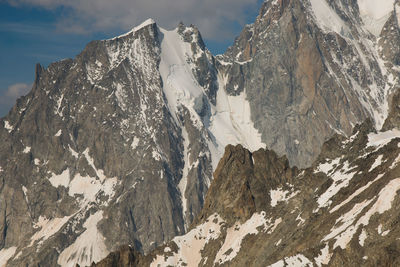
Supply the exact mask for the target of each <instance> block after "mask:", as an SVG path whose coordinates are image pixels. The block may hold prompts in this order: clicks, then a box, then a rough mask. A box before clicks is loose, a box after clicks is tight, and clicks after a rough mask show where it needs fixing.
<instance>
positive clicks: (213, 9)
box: [5, 0, 257, 40]
mask: <svg viewBox="0 0 400 267" xmlns="http://www.w3.org/2000/svg"><path fill="white" fill-rule="evenodd" d="M5 1H7V2H8V3H9V4H10V5H13V6H16V7H18V6H23V7H26V6H34V7H40V8H45V9H48V10H55V9H57V8H60V7H61V8H62V9H63V10H64V11H63V14H62V16H61V17H60V18H59V19H58V21H57V25H56V26H57V29H59V30H62V31H64V32H73V33H85V32H93V31H108V30H115V29H121V30H129V29H130V28H132V27H133V26H135V25H137V24H139V23H141V22H142V21H143V20H145V19H147V18H149V17H151V18H154V19H155V20H156V21H157V22H158V23H159V25H160V26H161V27H166V28H172V27H175V26H176V25H177V24H178V23H179V21H183V22H184V23H186V24H195V25H197V26H198V27H199V29H200V30H201V32H202V34H203V36H204V37H206V38H207V39H212V40H218V39H221V38H224V39H227V38H232V37H233V34H234V32H235V30H234V27H235V26H234V25H237V24H243V23H244V21H245V19H246V11H248V10H249V9H254V8H255V7H256V5H257V0H164V1H159V0H113V1H110V0H85V1H80V0H5Z"/></svg>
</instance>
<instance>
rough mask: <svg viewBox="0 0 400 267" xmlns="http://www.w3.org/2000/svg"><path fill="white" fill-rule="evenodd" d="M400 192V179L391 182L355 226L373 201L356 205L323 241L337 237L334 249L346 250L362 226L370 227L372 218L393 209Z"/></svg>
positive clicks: (339, 220)
mask: <svg viewBox="0 0 400 267" xmlns="http://www.w3.org/2000/svg"><path fill="white" fill-rule="evenodd" d="M398 190H400V178H397V179H394V180H391V181H390V182H389V183H388V184H387V185H386V186H385V187H384V188H383V189H382V190H381V191H380V192H379V194H378V197H377V200H376V201H375V203H374V204H373V206H372V207H371V208H370V209H369V210H368V211H367V212H366V213H365V214H364V215H363V216H362V217H361V218H360V219H359V220H358V221H357V222H356V223H355V224H354V225H353V223H354V221H355V219H356V217H358V215H359V214H360V213H361V212H362V211H363V209H364V208H365V207H367V206H368V205H369V204H370V203H371V202H372V201H373V200H375V199H376V197H375V198H373V199H371V200H364V201H363V202H361V203H358V204H356V205H354V207H353V208H352V209H351V210H350V211H349V212H347V213H346V214H344V215H343V216H341V217H340V218H339V219H338V220H336V224H335V225H337V224H338V223H339V222H341V225H340V226H337V227H334V228H333V229H332V230H331V233H330V234H329V235H327V236H326V237H325V238H324V239H323V240H324V241H325V240H328V239H331V238H333V237H335V239H336V242H335V245H334V248H336V247H337V246H340V247H341V248H342V249H345V248H346V246H347V244H348V243H349V242H350V240H351V239H352V238H353V235H354V234H355V232H356V231H357V229H358V227H359V226H360V225H368V223H369V220H370V218H371V217H372V216H373V215H374V214H376V213H378V214H382V213H384V212H386V211H388V210H389V209H391V207H392V202H393V200H394V198H395V197H396V196H397V191H398Z"/></svg>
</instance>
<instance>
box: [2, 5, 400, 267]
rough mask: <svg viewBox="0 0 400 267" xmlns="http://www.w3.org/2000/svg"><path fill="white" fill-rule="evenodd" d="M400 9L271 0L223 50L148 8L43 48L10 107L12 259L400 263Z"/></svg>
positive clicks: (6, 147)
mask: <svg viewBox="0 0 400 267" xmlns="http://www.w3.org/2000/svg"><path fill="white" fill-rule="evenodd" d="M399 22H400V2H399V1H398V0H396V1H394V0H384V1H381V2H379V4H377V3H374V2H373V1H367V0H358V1H357V0H335V1H333V0H331V1H328V0H301V1H294V0H267V1H265V2H264V3H263V5H262V7H261V9H260V12H259V15H258V17H257V18H256V20H255V22H254V23H253V24H251V25H246V26H245V27H244V29H243V31H242V33H241V34H240V35H239V36H238V37H237V38H236V39H235V41H234V43H233V45H232V46H231V47H230V48H228V50H227V51H226V52H225V53H224V54H222V55H217V56H214V55H212V54H211V53H210V52H209V51H208V50H207V48H206V46H205V44H204V42H203V40H202V37H201V34H200V32H199V30H198V29H197V28H196V27H195V26H193V25H191V26H185V25H183V24H182V23H181V24H179V25H178V26H177V27H176V28H175V29H173V30H165V29H163V28H161V27H160V26H158V25H157V23H156V22H155V21H154V20H152V19H149V20H147V21H145V22H144V23H142V24H141V25H139V26H137V27H135V28H133V29H132V30H131V31H130V32H128V33H126V34H124V35H121V36H118V37H115V38H112V39H108V40H101V41H93V42H91V43H89V44H88V45H87V46H86V47H85V49H84V50H83V51H82V52H81V53H80V54H79V55H78V56H77V57H76V58H74V59H66V60H62V61H60V62H56V63H52V64H50V65H49V66H48V67H47V68H43V67H42V66H40V65H37V66H36V70H35V73H36V74H35V82H34V84H33V88H32V90H31V92H30V93H29V94H28V95H26V96H24V97H21V98H20V99H18V100H17V103H16V105H15V106H14V107H13V108H12V110H11V111H10V112H9V113H8V115H7V116H6V117H4V118H2V119H0V126H1V127H0V139H1V140H2V142H1V143H0V179H1V186H0V232H1V233H2V234H1V235H0V248H1V250H0V265H1V264H2V265H6V266H57V265H61V266H75V265H76V264H79V265H81V266H89V265H91V264H92V263H93V262H99V261H101V260H102V259H103V258H106V257H107V256H108V257H107V258H106V259H105V260H104V261H102V262H100V263H99V264H100V265H99V266H130V265H129V264H131V265H133V266H136V265H138V266H147V265H151V264H153V265H154V266H157V264H160V265H162V266H164V265H180V266H185V265H189V266H196V265H207V266H208V265H210V266H214V265H224V264H225V265H229V266H231V265H236V266H243V265H244V264H251V265H254V266H268V265H273V264H274V265H273V266H286V265H289V266H291V264H292V265H295V266H296V265H303V266H309V265H311V266H312V265H313V264H316V265H318V266H321V265H322V264H329V265H335V266H336V265H343V264H345V265H349V266H350V265H360V264H367V265H371V266H373V265H376V264H378V265H381V264H395V260H396V258H397V257H396V255H397V254H396V253H397V251H399V250H398V246H399V245H400V244H398V240H397V238H398V235H396V233H397V231H398V229H397V228H398V227H397V223H396V222H397V221H396V219H397V214H398V211H397V208H396V205H395V203H396V201H398V198H397V190H398V189H399V188H398V184H399V182H398V181H397V177H396V173H397V172H398V171H397V162H398V158H397V156H398V146H397V143H398V141H399V140H400V139H396V138H397V137H400V135H399V132H398V130H397V127H399V123H400V116H399V114H400V113H399V112H400V110H398V109H399V99H400V96H399V95H400V90H399V89H400V45H399V44H400V27H399ZM274 151H275V152H274ZM295 166H297V167H295ZM213 174H214V176H213ZM376 229H377V230H376ZM205 233H207V234H205ZM364 244H365V246H364ZM121 246H123V249H122V250H120V251H119V252H114V253H112V254H110V255H109V253H110V252H112V251H118V249H119V248H120V247H121ZM241 248H244V249H241ZM188 253H189V254H188ZM365 257H366V258H365ZM118 259H119V260H122V259H123V260H124V262H125V263H121V262H120V263H118V261H119V260H118ZM113 262H114V263H113ZM101 264H103V265H101ZM118 264H120V265H118Z"/></svg>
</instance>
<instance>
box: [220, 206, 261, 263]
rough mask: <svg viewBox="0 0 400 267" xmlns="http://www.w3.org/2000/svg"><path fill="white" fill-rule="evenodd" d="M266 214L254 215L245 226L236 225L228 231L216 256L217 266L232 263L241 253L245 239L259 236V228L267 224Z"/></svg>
mask: <svg viewBox="0 0 400 267" xmlns="http://www.w3.org/2000/svg"><path fill="white" fill-rule="evenodd" d="M266 222H267V221H266V219H265V212H261V213H254V214H253V216H251V218H250V219H248V220H247V221H246V222H245V223H244V224H240V223H236V224H235V225H234V226H232V227H230V228H229V229H228V230H227V233H226V237H225V241H224V244H223V245H222V247H221V248H220V249H219V251H218V253H217V255H216V256H215V261H214V263H215V264H218V265H222V264H223V263H225V262H228V261H231V260H232V259H234V258H235V257H236V255H237V254H238V253H239V251H240V248H241V244H242V241H243V239H244V238H245V237H246V236H247V235H255V234H258V232H259V231H258V230H257V228H258V227H260V226H265V224H266Z"/></svg>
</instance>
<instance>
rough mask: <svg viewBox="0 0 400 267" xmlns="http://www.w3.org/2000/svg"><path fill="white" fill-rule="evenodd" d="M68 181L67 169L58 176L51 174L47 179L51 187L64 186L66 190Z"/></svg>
mask: <svg viewBox="0 0 400 267" xmlns="http://www.w3.org/2000/svg"><path fill="white" fill-rule="evenodd" d="M69 179H70V173H69V169H65V170H64V171H63V172H62V173H61V174H59V175H56V174H53V176H52V177H50V178H49V181H50V183H51V185H52V186H54V187H56V188H57V187H59V186H64V187H65V188H67V187H68V185H69V182H70V180H69Z"/></svg>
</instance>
